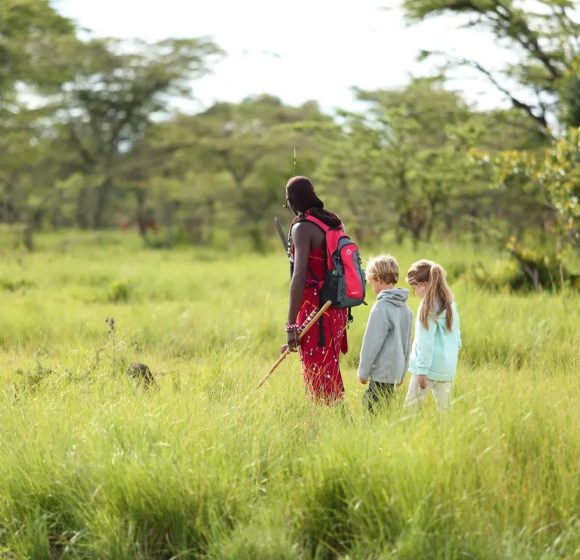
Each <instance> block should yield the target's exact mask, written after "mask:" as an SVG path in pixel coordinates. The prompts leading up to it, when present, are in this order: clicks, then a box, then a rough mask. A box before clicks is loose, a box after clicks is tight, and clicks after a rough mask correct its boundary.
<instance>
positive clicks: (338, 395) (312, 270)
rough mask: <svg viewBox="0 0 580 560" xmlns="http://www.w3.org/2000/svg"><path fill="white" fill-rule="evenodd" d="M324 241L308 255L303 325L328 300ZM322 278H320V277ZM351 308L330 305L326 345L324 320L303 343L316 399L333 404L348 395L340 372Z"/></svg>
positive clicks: (309, 382)
mask: <svg viewBox="0 0 580 560" xmlns="http://www.w3.org/2000/svg"><path fill="white" fill-rule="evenodd" d="M323 247H324V245H322V246H320V247H318V248H316V249H314V250H312V251H311V252H310V255H309V257H308V272H307V276H306V288H305V290H304V297H303V299H302V303H301V305H300V310H299V311H298V317H297V318H296V322H297V323H298V324H299V325H301V324H302V323H303V322H304V320H305V319H306V318H307V317H308V315H309V314H310V313H311V312H312V311H313V310H314V309H318V308H319V307H320V306H321V305H322V304H323V303H324V302H321V301H320V287H321V286H322V281H323V280H324V276H325V273H326V264H325V259H326V255H325V253H324V250H323ZM315 278H316V279H317V280H318V281H317V280H316V279H315ZM346 321H347V310H346V309H338V308H335V307H330V308H329V309H328V310H327V311H326V313H325V314H324V316H323V334H324V337H323V340H322V342H323V345H322V346H321V345H320V344H319V343H320V323H319V322H316V324H314V325H313V326H312V327H311V329H310V330H309V331H308V332H307V333H306V336H305V337H304V338H303V339H302V342H301V343H300V359H301V361H302V368H303V370H304V381H305V383H306V388H307V390H308V392H309V393H310V394H311V395H312V397H313V398H314V399H315V400H317V401H318V400H320V401H324V402H325V403H326V404H332V403H333V402H336V401H338V400H341V399H342V397H343V395H344V384H343V382H342V375H341V373H340V365H339V356H340V352H341V351H342V352H343V353H346V352H347V350H348V344H347V337H346Z"/></svg>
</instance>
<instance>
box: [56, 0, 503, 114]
mask: <svg viewBox="0 0 580 560" xmlns="http://www.w3.org/2000/svg"><path fill="white" fill-rule="evenodd" d="M52 5H53V6H54V7H55V8H56V9H57V10H58V11H59V12H60V13H62V14H64V15H66V16H68V17H71V18H72V19H73V20H75V21H76V22H77V23H78V24H79V25H80V26H81V27H83V28H87V29H90V30H91V31H92V32H93V33H94V34H95V35H96V36H106V37H120V38H140V39H145V40H148V41H155V40H160V39H163V38H166V37H201V36H205V37H210V38H212V39H213V40H214V41H215V42H216V43H217V44H218V45H219V46H220V47H221V48H222V49H223V50H225V51H226V53H227V55H226V57H225V58H224V59H223V60H222V61H221V62H219V63H217V64H215V65H214V66H213V67H212V74H211V75H209V76H207V77H204V78H202V79H201V80H199V81H197V82H195V83H194V87H193V92H194V95H195V97H196V98H197V101H196V102H195V103H187V102H185V101H184V102H182V103H180V104H179V106H180V107H182V108H187V109H193V110H199V109H202V108H206V107H208V106H210V105H211V104H212V103H213V102H215V101H218V100H220V101H234V102H238V101H241V100H242V99H243V98H244V97H247V96H248V95H253V94H260V93H269V94H272V95H276V96H278V97H280V98H281V99H282V100H283V101H284V102H285V103H289V104H293V105H297V104H300V103H303V102H304V101H307V100H311V99H314V100H317V101H318V102H319V103H320V105H321V106H322V108H323V109H325V110H332V109H335V108H344V109H350V110H353V109H357V105H356V102H355V99H354V96H353V94H352V89H351V88H352V87H353V86H357V87H359V88H362V89H381V88H383V89H385V88H393V87H400V86H403V85H404V84H405V83H406V82H408V81H409V77H410V76H411V75H413V76H421V75H426V74H428V73H429V70H430V68H433V65H432V64H431V63H418V62H416V60H415V59H416V57H417V54H418V53H419V52H420V51H421V50H422V49H425V50H445V51H450V52H454V53H455V54H456V56H462V57H466V58H469V57H471V58H476V59H477V60H478V61H479V62H481V63H483V64H484V65H487V66H489V67H490V68H492V69H498V68H501V67H502V66H503V64H504V63H505V61H506V60H507V57H508V56H509V53H507V52H506V51H505V50H504V49H500V48H499V47H497V46H496V45H495V44H494V39H493V37H491V35H489V34H487V33H485V32H483V31H475V30H473V29H469V30H467V29H459V23H460V22H459V21H458V20H457V19H455V18H445V19H441V18H439V19H433V20H430V21H427V22H423V23H421V24H419V25H415V26H412V27H408V26H406V25H405V23H404V21H403V17H402V14H401V11H400V9H399V8H398V5H399V0H293V1H288V2H282V1H280V0H204V1H202V0H53V1H52ZM385 8H388V9H385ZM449 87H451V88H453V89H457V90H460V91H463V92H464V95H465V97H466V99H467V100H468V101H469V102H471V103H475V104H477V105H478V106H479V107H481V108H491V107H496V106H500V105H501V106H506V102H505V100H504V99H503V98H502V97H501V95H500V94H498V93H497V92H496V90H495V89H494V88H493V87H492V86H489V85H488V84H487V83H486V82H485V81H484V80H483V79H481V78H477V77H475V75H474V74H471V78H469V77H468V75H467V74H466V72H465V71H464V72H462V75H459V74H458V75H457V77H456V79H454V80H452V81H450V82H449Z"/></svg>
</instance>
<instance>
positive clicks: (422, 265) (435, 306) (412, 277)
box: [407, 259, 453, 330]
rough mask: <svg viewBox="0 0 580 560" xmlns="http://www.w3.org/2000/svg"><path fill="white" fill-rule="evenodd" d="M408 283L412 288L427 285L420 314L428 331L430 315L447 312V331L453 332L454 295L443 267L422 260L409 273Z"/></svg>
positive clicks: (420, 319)
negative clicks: (422, 284) (452, 306)
mask: <svg viewBox="0 0 580 560" xmlns="http://www.w3.org/2000/svg"><path fill="white" fill-rule="evenodd" d="M407 282H408V283H409V285H410V286H412V285H413V284H419V283H423V282H424V283H426V284H427V289H426V291H425V297H424V298H423V303H422V305H421V312H420V313H419V321H421V324H422V325H423V326H424V327H425V328H426V329H428V328H429V325H428V318H429V315H435V313H437V312H439V313H441V312H443V310H445V311H447V316H446V323H447V329H448V330H451V328H452V327H453V309H452V308H451V303H452V302H453V293H452V292H451V290H450V289H449V286H448V285H447V279H446V274H445V270H443V267H442V266H440V265H438V264H437V263H434V262H433V261H429V260H427V259H421V260H420V261H417V262H414V263H413V264H412V265H411V268H410V269H409V272H407Z"/></svg>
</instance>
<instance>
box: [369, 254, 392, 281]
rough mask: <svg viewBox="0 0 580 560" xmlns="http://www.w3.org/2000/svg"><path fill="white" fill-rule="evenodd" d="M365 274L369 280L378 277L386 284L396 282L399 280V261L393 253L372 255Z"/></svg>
mask: <svg viewBox="0 0 580 560" xmlns="http://www.w3.org/2000/svg"><path fill="white" fill-rule="evenodd" d="M365 274H366V277H367V278H368V279H369V280H370V279H371V278H377V279H378V280H380V281H381V282H383V283H384V284H396V283H397V282H398V281H399V263H397V259H396V258H395V257H392V256H391V255H379V256H378V257H371V258H370V259H369V262H368V263H367V268H366V272H365Z"/></svg>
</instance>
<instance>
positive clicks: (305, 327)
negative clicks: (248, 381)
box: [257, 300, 332, 389]
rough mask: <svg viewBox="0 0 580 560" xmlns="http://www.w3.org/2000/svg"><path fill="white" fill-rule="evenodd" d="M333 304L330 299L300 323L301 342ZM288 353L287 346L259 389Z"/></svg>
mask: <svg viewBox="0 0 580 560" xmlns="http://www.w3.org/2000/svg"><path fill="white" fill-rule="evenodd" d="M331 305H332V302H331V301H330V300H329V301H327V302H326V303H325V304H324V305H323V306H322V307H321V308H320V309H319V310H318V311H316V310H315V311H313V312H312V313H311V314H310V315H308V317H306V319H305V321H304V323H302V325H300V329H298V341H299V342H300V341H301V340H302V338H303V337H304V335H305V334H306V333H307V332H308V331H309V330H310V328H311V327H312V325H314V323H316V321H318V319H320V317H322V315H323V314H324V312H325V311H326V310H327V309H328V308H329V307H330V306H331ZM288 354H290V350H289V349H288V348H286V350H284V352H282V354H281V355H280V357H279V358H278V360H277V361H276V363H275V364H274V365H273V366H272V367H271V368H270V371H269V372H268V373H267V374H266V375H265V376H264V379H262V381H260V383H259V384H258V387H257V389H259V388H260V387H261V386H262V385H263V384H264V383H265V382H266V379H268V377H270V375H272V373H273V372H274V370H275V369H276V368H277V367H278V366H279V365H280V364H281V363H282V362H283V361H284V359H285V358H286V356H287V355H288Z"/></svg>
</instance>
